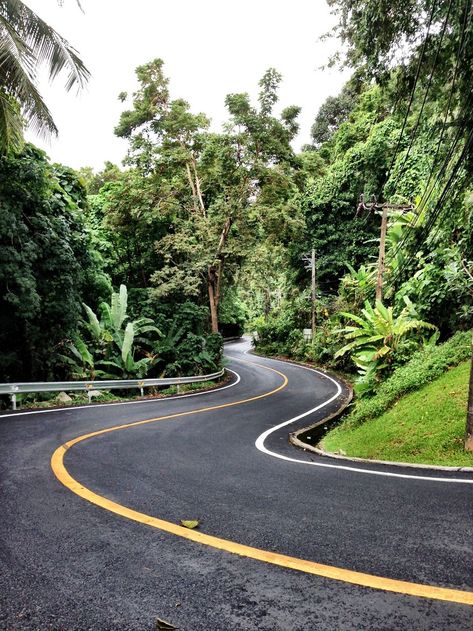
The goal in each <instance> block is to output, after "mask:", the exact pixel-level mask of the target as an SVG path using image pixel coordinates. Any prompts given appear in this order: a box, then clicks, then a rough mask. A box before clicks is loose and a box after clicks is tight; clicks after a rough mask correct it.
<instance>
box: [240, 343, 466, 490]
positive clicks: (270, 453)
mask: <svg viewBox="0 0 473 631" xmlns="http://www.w3.org/2000/svg"><path fill="white" fill-rule="evenodd" d="M247 353H248V351H245V354H247ZM262 359H265V358H264V357H263V358H262ZM271 361H276V362H280V363H282V364H286V365H287V362H283V361H281V360H280V359H271ZM291 365H292V366H296V367H297V368H302V369H304V370H310V371H311V372H315V373H316V374H318V375H320V376H322V377H325V378H326V379H328V380H329V381H331V382H332V383H334V384H335V385H336V387H337V393H336V394H334V395H333V397H330V399H327V401H325V402H324V403H320V404H319V405H317V406H316V407H315V408H312V409H310V410H308V411H307V412H303V413H302V414H299V415H298V416H294V417H293V418H290V419H289V420H288V421H284V422H283V423H280V424H279V425H276V426H275V427H271V428H270V429H267V430H266V431H265V432H263V433H262V434H261V435H260V436H258V438H257V439H256V441H255V447H256V448H257V449H258V450H259V451H261V452H262V453H264V454H267V455H268V456H273V458H279V459H280V460H287V461H288V462H296V463H298V464H305V465H311V466H313V467H322V468H325V469H340V470H342V471H354V472H355V473H365V474H367V475H379V476H385V477H389V478H404V479H408V480H424V481H428V482H449V483H453V484H473V479H467V478H442V477H432V476H424V475H409V474H408V473H392V472H390V471H373V470H370V469H361V468H358V467H347V466H344V465H337V464H329V463H326V462H313V461H308V460H299V459H298V458H289V457H288V456H283V455H282V454H278V453H276V452H274V451H271V450H269V449H267V448H266V447H265V445H264V442H265V440H266V438H267V437H268V436H269V435H270V434H272V433H273V432H276V431H278V429H281V428H282V427H285V426H286V425H290V424H291V423H295V422H296V421H298V420H300V419H301V418H304V417H305V416H309V415H310V414H313V413H314V412H317V410H320V409H321V408H323V407H325V406H326V405H329V403H332V401H335V399H336V398H337V397H339V396H340V394H341V393H342V389H341V387H340V385H339V384H338V383H337V382H336V381H335V379H332V377H330V376H329V375H327V374H325V373H323V372H321V371H319V370H315V368H309V367H308V366H301V365H300V364H291Z"/></svg>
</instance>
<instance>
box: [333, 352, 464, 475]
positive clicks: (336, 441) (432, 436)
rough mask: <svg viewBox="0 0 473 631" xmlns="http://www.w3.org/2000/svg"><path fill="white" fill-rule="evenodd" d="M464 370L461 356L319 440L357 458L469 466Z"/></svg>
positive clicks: (337, 451)
mask: <svg viewBox="0 0 473 631" xmlns="http://www.w3.org/2000/svg"><path fill="white" fill-rule="evenodd" d="M469 370H470V365H469V362H468V361H463V362H462V363H461V364H459V365H458V366H456V367H455V368H452V369H450V370H449V371H448V372H446V373H445V374H443V375H442V376H441V377H439V378H438V379H436V380H435V381H433V382H432V383H429V384H428V385H426V386H424V387H422V388H421V389H419V390H416V391H415V392H411V393H410V394H407V395H406V396H404V397H402V398H401V399H399V400H398V401H397V402H396V403H395V404H394V405H393V407H391V408H390V409H389V410H388V411H387V412H384V413H383V414H381V415H380V416H378V417H376V418H373V419H370V420H368V421H366V422H364V423H362V424H359V425H353V424H350V423H346V424H343V425H341V426H339V427H338V428H335V429H334V430H332V431H331V432H329V433H328V434H327V435H326V437H325V438H324V439H323V441H322V445H321V446H322V447H323V449H325V450H326V451H329V452H332V453H338V454H342V455H345V456H355V457H358V458H370V459H376V460H390V461H398V462H410V463H417V464H419V463H422V464H433V465H443V466H454V467H473V454H471V453H469V452H466V451H465V450H464V433H465V410H466V402H467V393H468V378H469Z"/></svg>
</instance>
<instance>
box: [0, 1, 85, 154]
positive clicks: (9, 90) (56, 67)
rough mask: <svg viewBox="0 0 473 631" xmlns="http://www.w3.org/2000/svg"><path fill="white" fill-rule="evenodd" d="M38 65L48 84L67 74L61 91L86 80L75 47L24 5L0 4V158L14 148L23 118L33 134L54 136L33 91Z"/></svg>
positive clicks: (43, 106)
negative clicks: (48, 79)
mask: <svg viewBox="0 0 473 631" xmlns="http://www.w3.org/2000/svg"><path fill="white" fill-rule="evenodd" d="M41 65H45V66H46V68H47V70H48V73H49V78H50V80H54V79H55V78H56V77H57V76H58V74H60V73H61V72H62V71H63V70H67V72H68V76H67V80H66V90H70V89H71V88H72V87H73V86H74V85H78V86H79V87H82V86H83V85H84V83H85V82H86V81H87V79H88V77H89V71H88V70H87V68H86V67H85V65H84V64H83V62H82V61H81V59H80V58H79V57H78V55H77V52H76V51H75V50H74V48H72V46H70V44H69V43H68V42H67V41H66V40H65V39H64V38H63V37H62V36H61V35H59V33H57V32H56V31H55V30H54V29H53V28H51V27H50V26H49V25H48V24H47V23H46V22H44V20H42V19H41V18H40V17H39V16H38V15H37V14H36V13H35V12H34V11H32V10H31V9H30V8H29V7H28V6H27V5H26V4H25V3H24V2H22V1H21V0H0V153H5V152H6V151H7V150H8V149H10V148H11V149H19V147H20V146H21V143H22V131H23V119H24V118H25V119H26V121H27V123H28V124H29V125H30V126H31V127H32V129H33V130H34V131H36V132H37V133H40V134H43V135H44V134H57V127H56V125H55V123H54V120H53V118H52V116H51V113H50V111H49V109H48V107H47V105H46V104H45V102H44V101H43V99H42V97H41V95H40V93H39V91H38V87H37V73H38V69H39V67H40V66H41Z"/></svg>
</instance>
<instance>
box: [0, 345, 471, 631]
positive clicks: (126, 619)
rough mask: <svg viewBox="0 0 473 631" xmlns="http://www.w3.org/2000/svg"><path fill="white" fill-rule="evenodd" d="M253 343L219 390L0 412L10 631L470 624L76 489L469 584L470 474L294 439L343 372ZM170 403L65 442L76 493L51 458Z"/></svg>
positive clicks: (0, 574) (444, 604)
mask: <svg viewBox="0 0 473 631" xmlns="http://www.w3.org/2000/svg"><path fill="white" fill-rule="evenodd" d="M246 348H247V347H246V346H245V344H241V343H235V344H231V345H228V346H227V355H228V357H229V358H230V362H229V367H230V368H231V369H232V370H234V371H236V373H238V375H239V377H240V380H239V381H238V382H237V378H236V377H234V385H232V387H227V388H225V389H222V390H216V391H213V392H209V393H205V394H202V395H198V396H191V397H182V398H176V399H168V400H158V401H151V402H143V403H133V404H130V405H107V406H91V407H85V408H82V409H69V410H61V411H55V412H54V411H49V412H44V413H40V414H15V415H9V416H5V417H4V418H2V417H0V481H1V491H0V492H1V496H0V507H1V513H0V628H1V629H8V631H10V630H14V629H21V630H23V629H35V630H43V629H54V630H61V631H62V630H64V631H65V630H67V631H69V630H80V631H82V630H89V629H90V630H94V631H98V630H109V629H110V630H111V629H114V630H132V629H133V630H140V631H141V630H152V629H156V619H157V618H158V617H159V618H161V619H164V620H167V621H169V622H171V623H172V624H173V625H175V626H176V627H178V628H179V629H181V630H186V631H193V630H195V631H198V630H204V629H205V630H210V631H227V630H238V631H240V630H253V629H258V630H260V629H261V630H264V631H293V630H294V631H295V630H308V631H309V630H310V631H312V630H330V631H332V630H338V629H340V630H345V629H347V630H348V629H350V630H351V629H353V630H359V629H369V630H375V631H381V630H396V631H400V630H403V629H405V630H408V631H414V630H432V631H433V630H435V631H437V630H450V629H452V630H455V631H463V630H464V631H471V630H472V629H473V607H472V606H470V605H468V604H459V603H457V602H450V601H448V600H447V601H443V600H437V599H435V598H430V597H429V598H421V597H417V596H410V595H406V594H404V593H395V592H394V593H393V592H388V591H384V590H383V589H373V588H369V587H363V586H361V585H356V584H351V583H348V582H346V581H345V580H334V579H331V578H324V577H321V576H317V575H312V574H309V573H307V572H306V571H297V570H293V569H288V568H287V567H279V566H276V565H273V564H271V563H268V562H265V561H261V560H255V559H254V558H248V557H245V556H238V555H236V554H232V553H230V552H228V551H226V550H221V549H216V548H215V547H212V546H211V545H207V543H208V541H206V540H205V539H206V538H205V537H203V541H202V542H201V543H196V542H194V541H190V540H187V539H185V538H183V537H182V536H176V534H170V533H169V532H166V531H165V530H163V529H161V528H159V527H158V528H157V527H155V525H156V524H154V525H146V524H143V523H140V522H139V521H134V520H133V519H129V518H127V517H125V516H122V515H119V514H115V513H113V512H111V511H110V510H106V509H104V508H103V507H101V506H98V505H95V504H93V503H91V502H90V501H87V500H86V499H84V498H83V497H80V496H78V495H77V494H76V493H77V492H78V493H83V490H82V489H84V488H85V489H86V490H87V492H90V493H93V494H95V496H97V497H98V498H102V500H99V501H105V502H107V500H110V501H111V502H113V503H115V504H114V505H119V506H123V507H128V508H131V509H133V510H134V511H136V512H137V513H140V514H143V515H145V516H147V515H149V516H152V517H155V518H159V519H161V520H163V522H165V523H168V524H169V523H170V524H178V523H179V521H180V520H181V519H194V518H198V519H200V521H201V525H200V528H199V531H198V532H200V533H203V534H204V535H207V534H208V535H213V536H215V537H218V538H219V539H220V540H224V541H225V542H227V543H226V544H225V545H228V546H231V545H233V544H235V543H236V544H244V545H246V546H249V547H250V548H251V549H255V548H256V549H258V550H263V551H266V552H265V554H267V555H268V559H269V558H270V554H271V553H279V554H283V555H287V556H288V557H291V558H292V557H294V558H296V559H304V560H308V561H314V562H317V563H320V564H325V565H327V566H334V567H336V568H341V569H342V571H343V570H353V571H356V572H360V573H364V574H367V575H375V576H379V577H383V579H398V580H402V581H405V582H409V583H411V582H412V583H417V584H424V585H430V586H438V587H444V588H449V589H451V590H461V591H466V592H472V591H473V554H472V547H473V543H472V542H473V484H472V482H473V475H472V474H468V473H455V474H442V473H434V472H432V473H430V472H426V471H425V470H421V469H409V470H406V471H405V470H399V469H398V468H388V467H382V466H377V467H371V466H368V465H359V464H357V465H356V466H355V465H353V467H352V468H350V465H349V463H348V467H347V463H345V462H344V463H339V462H335V461H333V460H328V459H324V458H319V457H317V456H315V455H314V454H310V453H308V452H307V453H306V452H303V451H301V450H297V449H295V448H294V447H293V446H291V445H290V444H289V443H288V440H287V436H288V432H289V431H294V430H295V429H297V428H298V427H304V426H307V425H309V424H310V423H312V422H314V421H315V420H317V419H318V418H320V417H322V416H323V415H325V414H326V413H327V412H330V411H331V410H333V409H336V408H337V406H339V405H340V401H341V399H342V398H343V396H344V394H345V393H344V392H343V387H342V391H341V393H339V391H340V388H339V387H338V386H337V384H336V383H335V382H334V381H332V380H331V379H328V378H327V377H324V376H323V375H321V374H317V373H315V372H313V371H310V370H305V369H303V368H300V367H297V366H294V365H290V364H282V363H280V362H275V361H272V360H267V359H261V358H258V357H254V356H251V355H244V354H243V352H242V351H243V350H245V349H246ZM268 368H271V369H273V370H268ZM274 370H277V371H278V372H274ZM281 373H282V374H281ZM284 376H285V377H286V379H287V384H286V383H285V381H286V380H285V379H284ZM283 386H284V387H283ZM275 390H277V391H275ZM272 391H275V392H273V393H272V394H269V393H271V392H272ZM263 395H264V396H263ZM248 399H250V400H248ZM251 399H252V400H251ZM331 399H333V400H332V401H331V402H330V403H328V404H327V403H326V402H327V401H330V400H331ZM243 401H246V402H243ZM320 406H322V407H320ZM203 408H214V409H205V410H204V409H203ZM316 408H319V409H316ZM199 409H200V410H201V411H200V412H196V410H199ZM309 410H314V411H313V412H311V413H310V414H306V413H307V411H309ZM189 412H192V413H191V414H188V413H189ZM181 413H182V415H180V416H176V415H179V414H181ZM302 414H305V416H303V417H302V418H300V419H299V420H297V421H296V422H294V423H291V424H290V425H287V426H285V427H282V428H280V429H279V430H276V431H273V432H271V433H269V435H267V437H266V439H265V440H264V444H263V441H262V439H261V438H260V440H259V441H258V437H261V435H262V434H263V433H264V432H266V431H267V430H270V429H271V428H273V427H275V426H277V425H279V424H281V423H282V422H286V421H288V420H290V419H292V418H294V417H297V416H299V415H302ZM167 415H173V418H168V419H166V420H159V421H156V422H150V423H145V424H141V425H135V426H131V427H128V428H126V429H121V430H118V431H111V432H108V433H103V434H99V435H97V436H95V437H91V438H89V439H86V440H83V441H81V442H78V443H77V444H75V445H73V446H72V447H70V448H69V449H68V450H67V451H66V452H65V453H64V450H60V453H61V458H62V456H64V467H65V470H66V471H67V474H68V475H70V476H71V479H72V480H73V481H75V482H73V483H71V484H72V486H74V484H76V486H75V491H74V488H73V489H72V490H71V488H66V487H65V486H64V485H63V484H61V482H60V481H59V480H58V479H57V478H56V476H55V475H54V473H53V471H52V469H51V456H52V454H53V452H55V450H56V449H57V448H58V447H59V446H60V445H63V444H64V443H66V442H67V441H71V440H72V439H74V438H75V437H78V436H81V435H84V434H87V433H90V432H94V431H97V430H100V429H102V428H107V427H115V426H118V425H123V424H129V423H133V422H136V421H141V420H145V419H152V418H157V417H159V418H160V417H162V416H167ZM256 441H258V445H259V447H260V449H257V448H256V446H255V442H256ZM261 448H262V449H263V451H262V450H261ZM403 475H406V477H402V476H403ZM425 478H432V479H425ZM446 479H447V480H448V481H446ZM459 480H461V481H459ZM76 482H77V483H76ZM73 491H74V492H73ZM104 498H105V499H104ZM186 532H190V531H186ZM341 576H342V577H343V572H342V574H341Z"/></svg>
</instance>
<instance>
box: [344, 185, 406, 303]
mask: <svg viewBox="0 0 473 631" xmlns="http://www.w3.org/2000/svg"><path fill="white" fill-rule="evenodd" d="M378 209H381V210H382V213H381V236H380V239H379V254H378V276H377V278H376V300H379V301H382V300H383V280H384V272H385V269H386V264H385V259H386V233H387V231H388V211H389V210H401V211H406V210H414V206H413V205H412V204H388V203H387V202H384V203H383V204H378V202H377V200H376V196H375V195H372V196H371V201H370V202H368V203H366V202H365V198H364V195H363V194H361V195H360V203H359V204H358V208H357V211H356V214H358V213H359V212H360V210H368V211H372V210H378Z"/></svg>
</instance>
